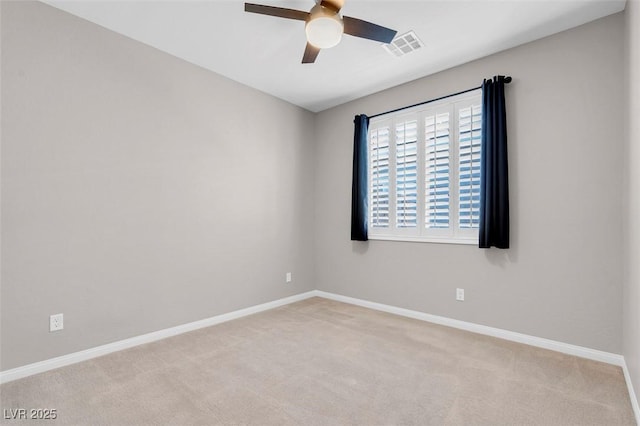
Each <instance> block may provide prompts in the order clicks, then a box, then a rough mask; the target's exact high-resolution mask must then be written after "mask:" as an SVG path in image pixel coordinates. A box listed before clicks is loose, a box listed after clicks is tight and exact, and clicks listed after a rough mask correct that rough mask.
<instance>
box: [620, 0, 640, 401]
mask: <svg viewBox="0 0 640 426" xmlns="http://www.w3.org/2000/svg"><path fill="white" fill-rule="evenodd" d="M625 15H626V25H625V27H626V34H625V35H626V42H627V44H626V56H627V76H626V77H627V78H626V85H627V87H628V91H627V100H628V108H627V113H628V116H627V132H628V133H627V137H628V147H627V149H628V151H627V155H626V158H627V164H626V166H627V167H626V174H627V176H626V177H627V181H626V183H627V185H626V190H627V194H626V199H627V202H628V208H627V212H628V217H627V227H628V232H627V233H626V236H627V239H626V243H627V245H626V249H627V251H626V268H625V272H626V274H625V286H624V294H623V298H622V301H623V305H624V306H623V314H624V317H623V332H624V334H623V338H624V351H623V355H624V357H625V359H626V361H627V367H628V368H629V374H630V376H631V379H632V382H633V387H634V389H635V391H636V396H637V397H638V398H639V400H638V403H639V404H640V120H638V117H640V2H638V1H637V0H630V1H628V2H627V7H626V11H625Z"/></svg>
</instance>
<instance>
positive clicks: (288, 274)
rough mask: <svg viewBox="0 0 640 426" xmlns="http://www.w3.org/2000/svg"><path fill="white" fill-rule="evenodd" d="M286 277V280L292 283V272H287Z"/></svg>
mask: <svg viewBox="0 0 640 426" xmlns="http://www.w3.org/2000/svg"><path fill="white" fill-rule="evenodd" d="M285 279H286V281H287V282H288V283H290V282H291V272H287V276H286V278H285Z"/></svg>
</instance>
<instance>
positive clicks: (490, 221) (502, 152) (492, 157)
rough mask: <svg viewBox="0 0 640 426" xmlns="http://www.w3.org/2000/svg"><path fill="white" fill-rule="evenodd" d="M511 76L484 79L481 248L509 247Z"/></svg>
mask: <svg viewBox="0 0 640 426" xmlns="http://www.w3.org/2000/svg"><path fill="white" fill-rule="evenodd" d="M510 80H511V78H510V77H506V78H505V77H504V76H497V77H493V80H485V81H484V82H483V83H482V159H481V163H480V164H481V166H480V239H479V246H480V248H489V247H492V246H493V247H497V248H501V249H506V248H509V167H508V161H507V114H506V110H505V102H504V85H505V83H508V82H509V81H510Z"/></svg>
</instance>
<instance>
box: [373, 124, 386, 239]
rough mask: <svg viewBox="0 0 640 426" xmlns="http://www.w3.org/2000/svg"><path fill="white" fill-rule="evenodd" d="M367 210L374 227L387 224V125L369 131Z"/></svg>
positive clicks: (381, 226)
mask: <svg viewBox="0 0 640 426" xmlns="http://www.w3.org/2000/svg"><path fill="white" fill-rule="evenodd" d="M369 182H370V184H369V200H370V203H369V210H370V224H371V226H372V227H374V228H386V227H388V226H389V127H380V128H375V129H372V130H370V131H369Z"/></svg>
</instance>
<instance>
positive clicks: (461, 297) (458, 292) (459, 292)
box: [456, 288, 464, 302]
mask: <svg viewBox="0 0 640 426" xmlns="http://www.w3.org/2000/svg"><path fill="white" fill-rule="evenodd" d="M456 300H458V301H460V302H464V288H456Z"/></svg>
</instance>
